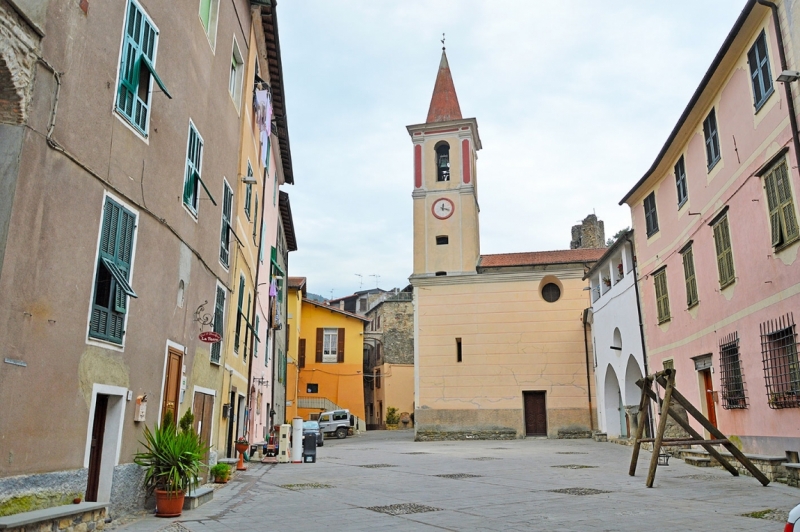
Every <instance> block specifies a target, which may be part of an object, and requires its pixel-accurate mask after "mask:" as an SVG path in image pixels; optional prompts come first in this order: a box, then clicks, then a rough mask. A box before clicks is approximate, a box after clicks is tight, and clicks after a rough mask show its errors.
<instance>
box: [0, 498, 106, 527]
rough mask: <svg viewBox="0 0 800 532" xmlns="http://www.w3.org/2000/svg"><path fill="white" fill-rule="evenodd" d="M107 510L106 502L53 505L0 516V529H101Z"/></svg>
mask: <svg viewBox="0 0 800 532" xmlns="http://www.w3.org/2000/svg"><path fill="white" fill-rule="evenodd" d="M107 510H108V503H107V502H82V503H80V504H66V505H64V506H53V507H52V508H45V509H43V510H34V511H32V512H22V513H19V514H14V515H7V516H5V517H0V530H5V531H8V532H28V531H34V530H36V531H38V530H44V529H46V530H57V531H59V532H62V531H63V532H75V531H80V530H86V531H90V530H102V529H103V527H104V526H105V520H106V512H107Z"/></svg>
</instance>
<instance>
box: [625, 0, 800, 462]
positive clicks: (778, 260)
mask: <svg viewBox="0 0 800 532" xmlns="http://www.w3.org/2000/svg"><path fill="white" fill-rule="evenodd" d="M781 26H783V31H784V33H783V34H781ZM787 26H788V23H787V18H786V13H785V5H784V4H783V3H782V2H778V6H777V8H776V9H775V13H773V9H772V8H770V7H768V6H765V5H761V4H759V3H758V2H757V1H755V0H750V1H748V2H747V5H746V6H745V8H744V10H743V11H742V14H741V15H740V16H739V18H738V20H737V21H736V23H735V25H734V27H733V29H732V30H731V32H730V34H729V35H728V37H727V38H726V39H725V42H724V44H723V45H722V48H721V49H720V51H719V53H718V54H717V56H716V57H715V58H714V61H713V63H712V64H711V66H710V68H709V69H708V72H707V73H706V74H705V76H704V77H703V80H702V81H701V83H700V86H699V87H698V88H697V90H696V91H695V93H694V95H693V96H692V98H691V100H690V102H689V104H688V105H687V106H686V109H685V110H684V112H683V114H682V115H681V117H680V119H679V120H678V123H677V124H676V126H675V128H674V129H673V130H672V133H671V134H670V136H669V138H668V139H667V141H666V143H665V144H664V147H663V148H662V149H661V152H660V153H659V154H658V156H657V157H656V160H655V161H654V162H653V165H652V166H651V167H650V169H649V170H648V171H647V173H645V175H644V176H643V177H642V178H641V179H640V180H639V182H638V183H636V185H635V186H634V187H633V189H631V191H630V192H628V194H627V195H626V196H625V197H624V198H623V199H622V201H621V202H620V204H622V203H627V204H628V205H629V206H630V208H631V215H632V219H633V227H634V229H635V231H634V234H635V243H636V251H637V255H638V256H637V269H638V274H639V282H640V288H641V289H640V293H641V299H642V311H643V320H644V323H645V326H644V333H645V337H646V347H647V356H648V361H649V366H650V371H657V370H660V369H662V368H664V367H674V368H675V369H676V371H677V386H678V389H679V390H680V391H681V392H682V393H683V394H684V395H685V396H687V398H689V400H691V401H692V402H693V403H694V404H695V405H696V406H698V407H700V408H702V411H703V412H704V413H705V414H706V415H707V417H709V418H710V419H711V421H712V422H713V423H715V424H716V425H717V426H718V427H719V428H720V430H722V432H723V433H725V434H727V435H729V436H730V437H732V439H733V441H734V442H737V444H740V445H741V447H742V449H743V450H744V451H745V452H750V453H759V454H769V455H781V456H782V455H784V452H786V451H795V452H797V451H800V365H798V355H797V326H796V321H795V320H800V262H798V260H797V258H798V257H797V255H798V249H800V230H798V221H797V220H798V218H797V208H796V206H797V200H796V197H797V196H796V194H797V190H798V186H800V179H798V170H797V166H798V152H799V151H800V143H799V142H798V133H797V120H796V115H795V105H794V102H793V98H794V96H793V95H792V93H791V87H790V84H791V82H786V83H784V82H780V81H777V78H778V76H779V75H780V74H781V72H782V71H785V70H787V69H792V70H795V69H798V68H800V65H798V64H791V63H789V64H787V60H786V56H787V55H789V56H790V57H792V54H790V53H789V51H790V50H791V49H792V47H793V46H794V44H795V43H792V42H790V41H789V40H788V39H789V36H788V33H786V28H787ZM695 425H696V428H697V429H698V430H701V427H700V426H699V425H697V424H695Z"/></svg>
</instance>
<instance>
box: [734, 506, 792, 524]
mask: <svg viewBox="0 0 800 532" xmlns="http://www.w3.org/2000/svg"><path fill="white" fill-rule="evenodd" d="M742 517H752V518H754V519H766V520H768V521H778V522H780V523H785V522H786V521H787V520H788V519H789V510H775V509H769V510H759V511H757V512H750V513H747V514H742Z"/></svg>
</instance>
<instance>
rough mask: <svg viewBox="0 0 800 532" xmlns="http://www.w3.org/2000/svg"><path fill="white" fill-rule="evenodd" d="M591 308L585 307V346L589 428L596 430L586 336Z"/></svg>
mask: <svg viewBox="0 0 800 532" xmlns="http://www.w3.org/2000/svg"><path fill="white" fill-rule="evenodd" d="M589 310H591V309H590V308H585V309H583V346H584V348H585V349H586V395H587V397H588V399H589V429H590V430H591V431H592V432H594V417H593V416H592V378H591V376H590V371H591V370H590V368H589V339H588V338H587V337H586V333H587V331H586V322H587V321H588V320H589Z"/></svg>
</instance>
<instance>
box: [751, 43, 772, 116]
mask: <svg viewBox="0 0 800 532" xmlns="http://www.w3.org/2000/svg"><path fill="white" fill-rule="evenodd" d="M747 63H748V64H749V65H750V80H751V81H752V83H753V105H754V106H755V108H756V111H758V110H759V109H760V108H761V106H762V105H764V102H766V101H767V99H768V98H769V96H770V94H772V92H773V88H772V76H771V75H770V72H769V57H768V56H767V36H766V34H765V33H764V30H761V34H760V35H759V36H758V38H757V39H756V42H755V43H754V44H753V47H752V48H750V51H749V52H747Z"/></svg>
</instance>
